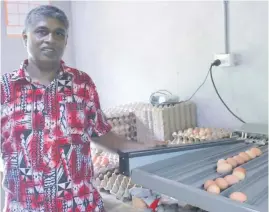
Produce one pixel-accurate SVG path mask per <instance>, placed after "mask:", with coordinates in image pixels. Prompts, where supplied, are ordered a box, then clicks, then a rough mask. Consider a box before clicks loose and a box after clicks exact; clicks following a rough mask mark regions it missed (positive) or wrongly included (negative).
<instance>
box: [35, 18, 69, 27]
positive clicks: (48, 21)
mask: <svg viewBox="0 0 269 212" xmlns="http://www.w3.org/2000/svg"><path fill="white" fill-rule="evenodd" d="M38 27H46V28H49V29H63V30H67V29H66V27H65V26H64V24H63V23H62V22H61V21H60V20H58V19H56V18H46V17H39V18H37V19H35V20H34V21H33V22H32V28H38Z"/></svg>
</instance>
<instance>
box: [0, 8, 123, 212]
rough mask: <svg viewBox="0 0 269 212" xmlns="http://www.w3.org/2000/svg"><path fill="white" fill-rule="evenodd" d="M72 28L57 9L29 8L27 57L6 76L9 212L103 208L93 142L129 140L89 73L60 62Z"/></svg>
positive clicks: (4, 137) (3, 136)
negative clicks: (117, 130) (107, 112)
mask: <svg viewBox="0 0 269 212" xmlns="http://www.w3.org/2000/svg"><path fill="white" fill-rule="evenodd" d="M68 28H69V23H68V19H67V17H66V15H65V14H64V12H63V11H61V10H60V9H58V8H56V7H53V6H40V7H37V8H35V9H33V10H32V11H30V12H29V14H28V15H27V18H26V21H25V30H24V32H23V41H24V44H25V47H26V49H27V52H28V59H27V60H25V61H24V62H23V64H22V65H21V67H20V68H19V69H18V70H16V71H14V72H12V73H8V74H4V75H3V76H2V78H1V152H2V157H3V161H4V179H3V187H4V190H5V196H6V199H5V208H4V212H11V211H18V212H21V211H25V212H41V211H44V212H71V211H72V212H82V211H83V212H95V211H104V207H103V202H102V200H101V198H100V195H99V193H98V191H97V190H96V189H95V188H94V186H93V181H92V180H93V179H92V177H93V166H92V161H91V151H90V150H91V149H90V141H91V138H92V137H98V139H96V140H99V141H100V143H101V144H102V145H104V146H108V147H109V148H114V149H117V147H118V146H120V145H122V144H123V142H124V139H122V138H120V137H117V136H116V135H114V134H112V133H111V132H109V131H110V129H111V127H110V126H109V124H108V123H107V122H106V120H105V118H104V116H103V114H102V112H101V108H100V103H99V99H98V94H97V91H96V87H95V85H94V83H93V81H92V80H91V78H90V77H89V76H88V75H87V74H86V73H84V72H81V71H78V70H76V69H73V68H70V67H67V66H66V65H65V63H64V62H63V61H62V60H61V58H62V56H63V53H64V50H65V47H66V44H67V38H68ZM104 134H106V135H105V136H103V135H104ZM100 136H102V137H100Z"/></svg>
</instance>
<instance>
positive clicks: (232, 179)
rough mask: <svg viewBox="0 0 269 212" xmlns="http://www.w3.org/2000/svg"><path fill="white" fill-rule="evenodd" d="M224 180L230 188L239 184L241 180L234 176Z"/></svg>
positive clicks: (228, 176) (226, 177)
mask: <svg viewBox="0 0 269 212" xmlns="http://www.w3.org/2000/svg"><path fill="white" fill-rule="evenodd" d="M224 180H226V182H227V183H228V185H229V186H231V185H233V184H236V183H238V182H239V179H238V178H237V177H236V176H234V175H231V174H230V175H227V176H225V177H224Z"/></svg>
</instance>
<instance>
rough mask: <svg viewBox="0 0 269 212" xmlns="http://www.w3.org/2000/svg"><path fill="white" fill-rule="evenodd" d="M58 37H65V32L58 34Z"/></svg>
mask: <svg viewBox="0 0 269 212" xmlns="http://www.w3.org/2000/svg"><path fill="white" fill-rule="evenodd" d="M56 35H57V36H61V37H65V33H63V32H56Z"/></svg>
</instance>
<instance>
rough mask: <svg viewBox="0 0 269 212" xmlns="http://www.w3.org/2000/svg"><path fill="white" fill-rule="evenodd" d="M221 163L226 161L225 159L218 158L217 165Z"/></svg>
mask: <svg viewBox="0 0 269 212" xmlns="http://www.w3.org/2000/svg"><path fill="white" fill-rule="evenodd" d="M222 163H227V162H226V160H224V159H223V158H221V159H219V160H218V162H217V165H219V164H222Z"/></svg>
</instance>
